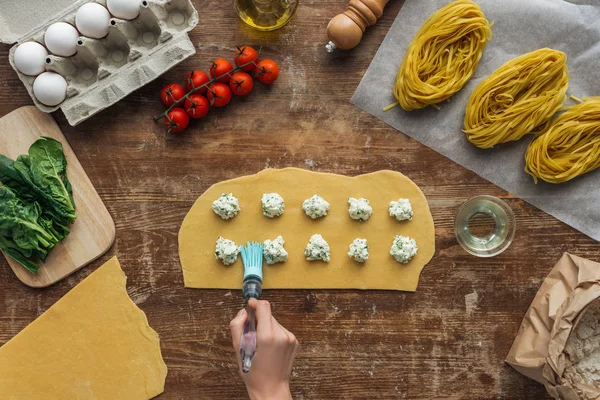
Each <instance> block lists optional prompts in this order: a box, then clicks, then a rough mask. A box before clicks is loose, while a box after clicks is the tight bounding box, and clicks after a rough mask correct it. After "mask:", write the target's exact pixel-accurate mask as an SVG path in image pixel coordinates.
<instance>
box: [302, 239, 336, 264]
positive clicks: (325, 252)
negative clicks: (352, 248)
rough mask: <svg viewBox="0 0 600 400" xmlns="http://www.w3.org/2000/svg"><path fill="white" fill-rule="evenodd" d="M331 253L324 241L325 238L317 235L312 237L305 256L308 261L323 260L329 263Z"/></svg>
mask: <svg viewBox="0 0 600 400" xmlns="http://www.w3.org/2000/svg"><path fill="white" fill-rule="evenodd" d="M329 251H330V250H329V244H328V243H327V242H326V241H325V239H323V236H321V235H319V234H317V235H312V236H311V237H310V240H309V241H308V244H307V245H306V249H305V250H304V255H305V256H306V259H307V260H308V261H314V260H323V261H325V262H329V260H330V258H329Z"/></svg>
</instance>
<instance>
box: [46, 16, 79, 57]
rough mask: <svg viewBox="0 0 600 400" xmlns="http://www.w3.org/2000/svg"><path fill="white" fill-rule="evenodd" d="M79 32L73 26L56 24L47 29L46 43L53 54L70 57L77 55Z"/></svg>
mask: <svg viewBox="0 0 600 400" xmlns="http://www.w3.org/2000/svg"><path fill="white" fill-rule="evenodd" d="M77 39H79V32H77V29H75V27H74V26H73V25H70V24H67V23H66V22H56V23H54V24H52V25H50V26H49V27H48V29H46V33H45V34H44V43H46V47H47V48H48V50H49V51H50V53H52V54H56V55H57V56H63V57H70V56H72V55H73V54H75V53H77Z"/></svg>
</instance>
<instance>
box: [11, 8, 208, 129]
mask: <svg viewBox="0 0 600 400" xmlns="http://www.w3.org/2000/svg"><path fill="white" fill-rule="evenodd" d="M88 2H89V1H88V0H78V1H76V2H73V1H72V0H53V1H49V0H28V1H23V0H7V1H6V3H9V4H4V5H3V7H2V10H0V41H2V42H4V43H9V44H13V43H16V45H15V46H13V47H12V48H11V49H10V52H9V60H10V64H11V66H12V67H13V69H14V70H15V71H16V72H17V74H18V76H19V79H21V81H22V82H23V84H24V85H25V87H26V88H27V91H28V92H29V95H30V96H31V98H32V99H33V102H34V103H35V105H36V106H37V108H39V109H40V110H41V111H44V112H48V113H49V112H52V111H55V110H57V109H59V108H60V109H61V110H62V111H63V113H64V114H65V117H66V118H67V121H69V123H70V124H71V125H73V126H74V125H77V124H78V123H80V122H82V121H84V120H86V119H87V118H89V117H91V116H92V115H94V114H96V113H98V112H100V111H102V110H104V109H105V108H108V107H110V106H111V105H113V104H114V103H116V102H117V101H119V100H121V99H122V98H124V97H125V96H127V95H128V94H129V93H131V92H133V91H134V90H136V89H139V88H140V87H142V86H144V85H145V84H147V83H148V82H150V81H152V80H154V79H156V78H157V77H158V76H160V75H161V74H163V73H164V72H166V71H167V70H169V69H170V68H172V67H173V66H175V65H176V64H178V63H179V62H181V61H183V60H185V59H186V58H188V57H190V56H192V55H193V54H195V53H196V49H195V46H194V45H193V43H192V42H191V40H190V38H189V36H188V34H187V32H189V31H190V30H191V29H193V28H194V27H195V26H196V25H197V23H198V12H197V11H196V9H195V8H194V6H193V5H192V3H191V0H168V1H166V0H142V1H141V9H140V14H139V16H138V17H136V18H135V19H133V20H129V21H127V20H123V19H118V18H111V20H110V25H109V29H108V35H107V36H106V37H104V38H102V39H92V38H88V37H84V36H81V37H80V38H79V40H78V42H77V53H76V54H75V55H73V56H71V57H61V56H56V55H52V54H50V55H49V56H48V58H47V59H46V71H53V72H57V73H59V74H61V75H62V76H63V77H64V78H65V79H66V80H67V83H68V86H67V97H66V99H65V101H63V102H62V103H61V104H59V105H57V106H54V107H49V106H46V105H44V104H42V103H40V102H39V101H37V99H36V98H35V96H34V95H33V81H34V80H35V77H34V76H28V75H24V74H22V73H21V72H19V71H18V70H17V68H16V67H15V64H14V62H13V56H14V53H15V50H16V48H17V46H18V44H21V43H23V42H27V41H35V42H38V43H40V44H42V45H43V44H44V32H45V31H46V29H47V28H48V27H49V26H50V25H52V24H53V23H55V22H60V21H62V22H67V23H70V24H71V25H73V26H75V13H76V11H77V9H79V7H81V6H82V5H83V4H85V3H88ZM96 2H97V3H99V4H101V5H103V6H106V4H105V1H103V0H100V1H96ZM28 26H29V28H28Z"/></svg>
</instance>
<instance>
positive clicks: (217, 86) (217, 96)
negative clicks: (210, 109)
mask: <svg viewBox="0 0 600 400" xmlns="http://www.w3.org/2000/svg"><path fill="white" fill-rule="evenodd" d="M206 97H208V101H209V102H210V105H211V106H215V107H225V106H226V105H227V104H229V102H230V101H231V89H229V86H227V85H226V84H224V83H218V82H217V83H213V84H212V85H210V86H209V87H208V93H207V94H206Z"/></svg>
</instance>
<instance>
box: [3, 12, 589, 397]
mask: <svg viewBox="0 0 600 400" xmlns="http://www.w3.org/2000/svg"><path fill="white" fill-rule="evenodd" d="M195 5H196V7H197V8H198V10H199V11H200V23H199V24H198V27H197V28H196V29H194V30H193V31H192V32H191V35H192V39H193V41H194V43H195V44H196V45H197V47H198V54H197V55H196V56H194V57H192V58H190V59H188V60H186V61H185V62H184V63H182V64H180V65H179V66H177V67H176V68H174V69H173V70H171V71H169V72H168V73H166V74H165V75H164V76H163V77H161V78H160V79H158V80H157V81H156V82H154V83H152V84H150V85H148V86H146V87H144V88H142V89H141V90H139V91H137V92H135V93H133V94H132V95H130V96H129V97H127V98H126V99H125V100H124V101H121V102H120V103H119V104H118V105H116V106H114V107H111V108H110V109H108V110H106V111H104V112H102V113H100V114H99V115H96V116H94V117H93V118H91V119H90V120H88V121H86V122H84V123H82V124H81V125H79V126H77V127H75V128H73V127H70V126H68V124H67V123H66V121H65V119H64V117H63V116H61V115H60V114H57V115H56V118H57V120H58V122H59V125H60V127H61V128H62V130H63V132H64V133H65V136H66V137H67V139H68V140H69V142H70V144H71V146H72V147H73V149H74V151H75V153H76V154H77V156H78V158H79V161H80V162H81V164H82V165H83V167H84V168H85V170H86V172H87V174H88V176H89V177H90V179H91V180H92V182H93V184H94V185H95V187H96V189H97V190H98V192H99V194H100V196H101V197H102V199H103V201H104V202H105V204H106V205H107V207H108V209H109V211H110V213H111V214H112V215H113V216H114V219H115V223H116V226H117V240H116V242H115V245H114V246H113V247H112V249H111V250H110V251H109V253H108V254H106V255H105V256H103V257H101V259H99V260H97V261H95V262H94V263H92V265H90V266H89V267H87V268H84V269H82V270H80V271H79V272H77V273H76V274H74V275H72V276H70V277H69V278H67V279H66V280H65V281H63V282H61V283H59V284H57V285H55V286H53V287H52V288H50V289H45V290H42V291H39V290H33V289H30V288H27V287H25V286H23V285H21V284H20V283H19V281H18V280H17V279H16V278H15V277H14V274H13V273H12V272H11V271H10V269H9V268H8V266H7V265H0V344H2V343H4V342H6V341H7V340H8V339H10V338H11V337H12V336H14V335H15V334H16V333H18V332H19V331H20V330H21V329H22V328H23V327H24V326H25V325H27V324H28V323H29V322H30V321H32V320H33V319H34V318H35V317H37V316H38V315H39V314H40V313H42V312H43V311H44V310H45V309H47V308H48V307H49V306H50V305H52V304H53V303H54V302H55V301H56V300H57V299H58V298H60V297H61V296H62V295H64V294H65V293H66V292H67V291H68V290H69V289H70V288H71V287H73V286H74V285H75V284H77V282H79V281H80V280H81V279H82V278H83V277H85V276H87V275H88V274H89V273H90V272H91V271H92V270H94V269H95V268H96V267H98V266H100V265H102V263H103V262H105V261H106V260H108V258H109V257H110V256H112V255H118V257H119V261H120V262H121V265H122V266H123V269H124V271H125V273H126V274H127V275H128V282H127V286H128V291H129V294H130V295H131V297H132V298H133V299H134V301H135V302H136V303H137V304H138V305H139V306H140V307H141V308H142V309H143V310H144V311H145V312H146V313H147V315H148V318H149V321H150V325H151V326H152V327H153V328H154V329H156V331H158V333H159V334H160V335H161V343H162V348H163V355H164V357H165V361H166V363H167V365H168V367H169V375H168V376H167V383H166V388H165V393H164V394H163V395H162V396H161V397H160V398H161V399H169V400H170V399H173V400H175V399H177V400H178V399H209V400H213V399H214V400H228V399H244V398H246V397H245V396H246V395H245V391H244V385H243V384H242V382H241V380H240V379H239V377H238V375H237V372H236V368H235V362H234V359H233V357H234V355H233V352H232V350H231V345H230V338H229V331H228V324H229V321H230V320H231V318H232V317H233V316H234V315H235V314H236V313H237V311H238V309H239V308H240V306H241V304H242V299H241V295H240V293H238V292H236V291H228V290H192V289H185V288H184V287H183V278H182V274H181V269H180V266H179V260H178V256H177V232H178V230H179V225H180V224H181V222H182V220H183V218H184V216H185V214H186V212H187V211H188V210H189V208H190V207H191V206H192V204H193V202H194V201H195V200H196V198H197V197H198V196H199V195H201V194H202V193H203V192H204V191H205V190H206V189H207V188H208V187H209V186H210V185H211V184H213V183H216V182H219V181H221V180H224V179H230V178H234V177H237V176H240V175H244V174H249V173H255V172H257V171H260V170H261V169H263V168H265V167H274V168H280V167H287V166H295V167H301V168H309V169H314V170H316V171H323V172H334V173H341V174H347V175H356V174H362V173H368V172H373V171H377V170H380V169H386V168H389V169H393V170H396V171H400V172H402V173H403V174H405V175H407V176H408V177H409V178H411V179H412V180H413V181H414V182H415V183H416V184H417V185H419V187H420V188H421V189H422V190H423V192H424V193H425V195H426V196H427V198H428V199H429V202H430V206H431V211H432V214H433V218H434V221H435V223H436V250H437V252H436V255H435V256H434V258H433V260H432V261H431V263H430V264H428V265H427V267H426V268H425V269H424V270H423V273H422V276H421V281H420V283H419V289H418V291H417V292H416V293H397V292H383V291H381V292H380V291H368V292H360V291H353V290H343V291H305V290H302V291H292V290H277V291H268V292H266V293H265V298H266V299H268V300H270V301H272V302H273V310H274V313H275V316H276V317H277V319H278V320H279V321H280V322H281V323H282V324H283V325H284V326H286V327H287V328H289V329H290V330H291V331H292V332H294V333H295V334H296V335H297V336H298V338H299V340H300V343H301V348H300V350H299V353H298V357H297V361H296V364H295V369H294V379H293V383H292V390H293V393H294V398H295V399H316V400H323V399H345V400H348V399H357V400H358V399H434V398H444V399H536V400H537V399H549V396H547V395H546V394H545V390H544V388H543V387H542V386H541V385H539V384H537V383H535V382H532V381H530V380H528V379H526V378H524V377H523V376H521V375H519V374H518V373H517V372H515V371H514V370H512V369H511V368H510V367H508V366H507V365H505V364H504V362H503V360H504V357H505V356H506V354H507V353H508V350H509V348H510V345H511V343H512V341H513V339H514V337H515V335H516V333H517V329H518V327H519V324H520V322H521V319H522V317H523V315H524V313H525V311H526V310H527V307H528V306H529V303H530V302H531V300H532V299H533V297H534V295H535V293H536V291H537V289H538V287H539V285H540V283H541V282H542V280H543V279H544V277H545V276H546V274H547V273H548V272H549V271H550V270H551V268H552V266H553V265H554V264H555V262H556V261H557V260H558V259H559V257H560V256H561V255H562V253H563V251H570V252H572V253H573V254H577V255H579V256H582V257H586V258H590V259H592V260H596V261H598V260H600V247H599V246H598V243H597V242H595V241H593V240H591V239H589V238H587V237H586V236H584V235H583V234H581V233H579V232H577V231H575V230H574V229H572V228H570V227H568V226H566V225H565V224H563V223H561V222H559V221H557V220H556V219H554V218H553V217H550V216H548V215H547V214H545V213H543V212H541V211H539V210H537V209H536V208H534V207H532V206H530V205H528V204H527V203H525V202H523V201H522V200H520V199H518V198H515V197H514V196H513V195H511V194H510V193H507V192H505V191H504V190H502V189H500V188H498V187H496V186H494V185H492V184H490V183H489V182H487V181H485V180H484V179H482V178H480V177H478V176H477V175H475V174H474V173H472V172H470V171H468V170H466V169H464V168H462V167H460V166H458V165H456V164H454V163H453V162H451V161H449V160H448V159H446V158H444V157H442V156H440V155H439V154H437V153H436V152H434V151H433V150H430V149H428V148H427V147H425V146H423V145H421V144H419V143H418V142H416V141H414V140H412V139H410V138H407V137H406V136H405V135H403V134H402V133H400V132H398V131H395V130H394V129H391V128H389V127H388V126H386V125H385V124H384V123H383V122H381V121H378V120H376V119H375V118H373V117H371V116H370V115H368V114H367V113H364V112H361V111H359V110H358V109H356V108H355V107H354V106H352V105H351V104H350V103H349V99H350V97H351V96H352V93H353V92H354V89H355V88H356V86H357V85H358V83H359V81H360V78H361V77H362V74H363V73H364V72H365V70H366V69H367V67H368V65H369V63H370V61H371V59H372V57H373V56H374V55H375V52H376V51H377V48H378V46H379V44H380V43H381V41H382V40H383V38H384V36H385V34H386V32H387V30H388V28H389V27H390V26H391V24H392V21H393V20H394V18H395V16H396V14H397V13H398V11H399V10H400V7H401V5H402V1H391V2H390V3H389V4H388V6H387V8H386V10H385V12H384V15H383V16H382V18H381V19H380V21H379V22H378V23H377V25H375V26H373V27H371V28H369V30H368V31H367V32H366V33H365V36H364V38H363V41H362V43H361V44H360V45H359V47H357V48H356V49H355V50H353V51H349V52H336V53H334V54H327V53H326V52H325V51H324V48H323V46H324V44H325V42H326V35H325V27H326V25H327V22H328V21H329V19H330V18H331V17H333V16H334V15H336V14H337V13H339V12H341V11H343V10H344V9H345V7H346V6H347V1H346V0H343V1H342V0H336V1H332V0H323V1H315V0H307V1H301V4H300V7H299V8H298V12H297V14H296V15H295V16H294V18H293V19H292V21H291V22H290V23H289V24H288V25H287V26H285V27H284V28H282V29H281V30H280V31H279V32H271V33H257V32H253V31H250V30H249V29H248V28H246V27H245V26H243V25H242V23H241V22H239V21H238V20H237V16H236V15H235V13H234V12H233V9H232V4H231V2H229V1H223V2H218V1H201V0H198V1H195ZM246 43H247V44H254V45H257V46H259V45H262V46H263V53H264V54H265V56H266V57H269V58H273V59H274V60H276V61H278V62H279V63H280V66H281V75H280V78H279V81H277V83H276V84H275V85H273V87H270V88H269V87H264V86H262V85H260V84H257V85H256V89H255V93H253V94H251V95H250V96H248V97H247V98H243V99H239V98H238V99H234V100H233V101H232V103H231V104H230V105H229V106H228V107H227V108H225V109H223V110H217V111H215V110H213V111H211V113H210V114H209V116H208V117H207V118H206V119H205V120H203V121H201V122H193V123H192V124H191V127H190V129H189V130H188V132H187V133H185V134H182V135H179V136H176V135H166V134H165V133H164V129H163V128H162V127H161V126H160V125H158V124H154V123H153V122H152V119H151V117H152V116H153V115H155V114H157V113H159V112H161V111H162V109H163V107H162V105H161V104H160V102H159V100H158V91H159V90H160V88H161V87H162V85H164V84H166V83H169V82H171V81H177V82H180V83H182V82H183V81H184V77H185V74H186V73H187V72H188V71H189V70H191V69H192V68H200V69H203V70H207V69H208V68H209V66H210V63H211V60H212V59H214V58H217V57H226V58H232V53H231V52H232V51H233V49H234V48H235V45H239V44H246ZM8 50H9V46H0V59H1V60H2V62H1V63H0V115H4V114H6V113H8V112H10V111H12V110H14V109H16V108H17V107H19V106H21V105H24V104H30V103H31V100H30V99H29V97H28V95H27V92H26V90H25V88H24V87H23V86H22V85H21V83H20V81H19V80H18V79H17V76H16V74H15V73H14V72H13V71H12V69H11V68H10V67H9V66H8V61H7V54H8ZM382 90H391V88H382ZM479 194H490V195H494V196H498V197H501V198H503V199H505V200H506V201H507V202H508V203H509V204H510V206H511V207H512V208H513V210H514V211H515V215H516V220H517V234H516V237H515V242H514V244H513V245H512V247H510V248H509V249H508V250H507V251H506V252H505V253H503V254H502V255H500V256H498V257H495V258H492V259H478V258H475V257H473V256H470V255H468V254H467V253H466V252H464V251H463V250H462V249H461V248H460V246H459V245H458V244H457V242H456V240H455V239H454V235H453V228H452V227H453V218H454V215H455V212H456V210H457V208H458V206H459V205H460V204H461V203H462V202H463V201H464V200H466V199H468V198H470V197H471V196H475V195H479Z"/></svg>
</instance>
